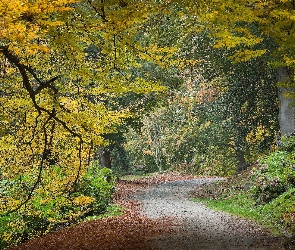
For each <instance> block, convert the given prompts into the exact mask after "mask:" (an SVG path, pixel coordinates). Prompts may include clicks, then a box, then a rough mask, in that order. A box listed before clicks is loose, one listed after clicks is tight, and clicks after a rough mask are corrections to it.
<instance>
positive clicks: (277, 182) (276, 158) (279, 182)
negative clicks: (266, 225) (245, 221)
mask: <svg viewBox="0 0 295 250" xmlns="http://www.w3.org/2000/svg"><path fill="white" fill-rule="evenodd" d="M294 163H295V160H294V154H293V153H287V152H285V151H278V152H275V153H272V154H271V155H269V156H267V157H266V158H264V159H262V160H260V161H259V164H258V165H257V167H256V168H255V169H253V174H252V178H253V180H254V181H255V185H254V186H253V188H252V190H251V193H252V195H253V197H254V199H255V200H256V202H257V203H258V204H265V203H268V202H270V201H271V200H273V199H275V198H277V197H278V196H280V195H281V194H283V193H285V192H286V191H288V190H289V189H291V188H293V187H295V170H294Z"/></svg>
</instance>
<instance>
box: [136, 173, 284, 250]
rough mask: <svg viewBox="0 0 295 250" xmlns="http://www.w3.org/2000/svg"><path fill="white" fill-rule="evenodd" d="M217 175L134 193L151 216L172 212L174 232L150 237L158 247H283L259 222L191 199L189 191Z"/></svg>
mask: <svg viewBox="0 0 295 250" xmlns="http://www.w3.org/2000/svg"><path fill="white" fill-rule="evenodd" d="M216 180H218V179H216V178H205V179H195V180H181V181H173V182H167V183H164V184H160V185H157V186H154V187H150V188H148V189H144V190H143V191H142V192H139V193H137V194H135V195H134V196H133V199H135V200H137V201H139V202H140V203H141V204H142V213H143V214H144V215H146V216H147V217H149V218H152V219H156V218H165V217H167V216H172V217H173V218H174V221H175V223H176V224H175V225H174V226H172V227H173V233H171V234H166V235H161V236H155V237H152V238H150V240H151V242H152V243H151V244H152V246H153V248H155V249H163V250H166V249H167V250H174V249H175V250H182V249H183V250H184V249H185V250H193V249H198V250H203V249H213V250H215V249H216V250H220V249H222V250H223V249H235V250H244V249H255V250H256V249H257V250H258V249H261V250H264V249H270V250H272V249H283V248H282V247H280V243H279V242H278V239H276V238H275V237H273V236H272V235H270V234H269V233H268V232H266V231H264V230H263V229H261V228H260V227H259V226H258V225H257V224H255V223H253V222H250V221H247V220H244V219H241V218H239V217H236V216H232V215H228V214H226V213H222V212H218V211H214V210H211V209H209V208H207V207H206V206H205V205H203V204H201V203H197V202H192V201H190V199H189V198H188V197H189V192H190V191H192V190H193V189H194V188H195V187H196V185H200V184H203V183H209V182H212V181H216Z"/></svg>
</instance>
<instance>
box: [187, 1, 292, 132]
mask: <svg viewBox="0 0 295 250" xmlns="http://www.w3.org/2000/svg"><path fill="white" fill-rule="evenodd" d="M185 5H186V7H187V8H186V10H187V11H188V13H189V14H188V15H189V16H190V17H195V19H196V20H198V21H199V22H200V23H201V24H200V25H198V26H197V30H203V29H204V27H206V28H209V29H210V30H211V31H212V33H211V34H212V36H214V37H215V38H217V42H216V44H215V48H226V49H228V50H230V49H231V48H236V50H234V53H233V54H232V56H231V59H232V60H234V61H236V62H241V61H248V60H250V59H251V58H253V57H260V56H261V55H263V54H265V53H271V55H272V57H271V59H270V60H269V61H268V63H269V65H271V66H273V67H275V68H277V71H278V74H277V75H278V78H277V79H278V81H280V82H283V83H284V84H283V85H282V86H280V87H279V92H280V93H285V92H290V91H293V89H292V88H290V86H291V87H292V86H293V83H294V74H293V71H294V67H295V66H294V65H295V64H294V62H295V61H294V56H295V54H294V51H295V50H294V43H293V41H294V38H295V37H294V36H295V32H294V21H295V16H294V9H295V3H294V1H288V0H279V1H277V0H273V1H246V0H239V1H226V2H225V1H221V0H217V1H215V0H214V1H197V3H195V2H194V1H193V2H186V3H185ZM189 21H191V20H189ZM253 25H254V26H256V27H257V28H254V29H253ZM192 29H195V27H192ZM195 30H196V29H195ZM257 30H258V31H259V32H257ZM269 38H271V39H273V41H274V42H275V43H276V45H277V46H275V47H273V49H272V50H271V51H268V50H267V48H263V47H259V48H258V47H257V46H256V45H258V44H261V43H262V42H263V41H264V40H265V39H269ZM286 83H287V84H286ZM286 88H287V89H286ZM289 95H290V93H289ZM291 96H292V95H291ZM289 97H290V96H286V95H284V94H280V95H279V98H280V110H281V112H280V121H281V124H280V126H281V134H282V135H284V134H290V133H291V132H293V130H294V128H295V124H294V112H293V109H292V108H291V107H290V106H288V103H290V99H289ZM285 122H287V123H289V125H288V126H287V127H286V126H285V124H284V123H285Z"/></svg>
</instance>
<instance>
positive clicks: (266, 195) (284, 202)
mask: <svg viewBox="0 0 295 250" xmlns="http://www.w3.org/2000/svg"><path fill="white" fill-rule="evenodd" d="M294 166H295V163H294V153H292V152H287V151H277V152H274V153H272V154H271V155H269V156H267V157H265V158H263V159H261V160H260V161H258V162H257V163H256V164H255V165H253V166H252V167H250V168H249V169H248V170H246V171H244V172H243V173H241V174H239V175H235V176H232V177H229V178H227V179H225V180H223V181H219V182H216V183H211V184H209V185H203V186H201V187H199V188H197V189H196V190H195V191H194V192H193V194H192V197H193V198H192V199H193V200H194V201H198V202H200V201H201V202H204V203H206V205H207V206H208V207H210V208H213V209H217V210H222V211H225V212H228V213H231V214H235V215H238V216H241V217H244V218H247V219H251V220H254V221H256V222H258V223H259V224H261V225H262V226H263V227H264V228H267V229H270V230H271V231H272V233H273V234H275V235H280V236H283V235H284V236H287V237H291V236H294V235H295V169H294Z"/></svg>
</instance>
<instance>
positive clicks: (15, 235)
mask: <svg viewBox="0 0 295 250" xmlns="http://www.w3.org/2000/svg"><path fill="white" fill-rule="evenodd" d="M59 170H60V169H59ZM57 171H58V167H54V166H52V169H51V171H48V172H47V173H44V180H47V181H48V179H50V178H54V179H55V180H56V181H57V182H58V181H61V179H63V178H64V175H63V173H62V172H61V171H60V172H58V173H57ZM23 178H26V177H23ZM16 182H17V181H16ZM13 184H14V185H13V187H14V188H11V186H12V184H10V183H7V181H6V180H2V181H1V186H0V188H1V190H2V193H1V195H2V201H6V203H10V204H13V203H14V201H13V198H14V197H15V194H19V193H20V192H21V191H20V190H16V186H17V185H16V183H13ZM44 184H45V183H44ZM9 185H10V186H9ZM18 188H19V189H22V190H23V186H21V185H18ZM52 188H54V186H52ZM54 191H55V192H52V193H51V192H48V191H47V190H45V189H44V188H43V187H42V185H40V186H39V187H38V188H37V189H36V190H35V193H34V194H33V195H32V197H31V199H30V201H28V202H27V203H26V206H25V207H21V208H20V209H18V210H16V211H14V212H11V213H8V214H7V213H5V210H4V211H3V210H2V216H1V218H0V221H1V231H0V235H1V244H0V245H1V247H4V246H6V245H10V244H12V243H13V244H16V243H20V242H22V241H25V240H28V239H31V238H34V237H36V236H41V235H43V234H44V233H47V232H48V231H50V230H53V229H54V228H57V227H58V226H59V225H60V224H66V223H73V222H75V221H77V220H78V219H79V218H83V217H85V216H88V215H99V214H101V213H104V212H105V211H106V209H107V206H108V204H109V202H110V201H111V200H112V194H113V192H114V176H113V175H112V172H111V171H110V170H109V169H101V170H98V167H97V166H93V167H92V168H90V169H89V171H88V172H87V173H86V174H85V175H84V176H83V177H82V178H81V180H80V181H79V183H78V185H77V187H76V190H75V192H74V193H73V194H72V195H71V196H69V195H68V196H66V195H65V194H64V193H63V192H62V187H59V188H56V189H55V190H54ZM5 205H7V204H4V203H2V204H1V206H2V207H3V206H5Z"/></svg>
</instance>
